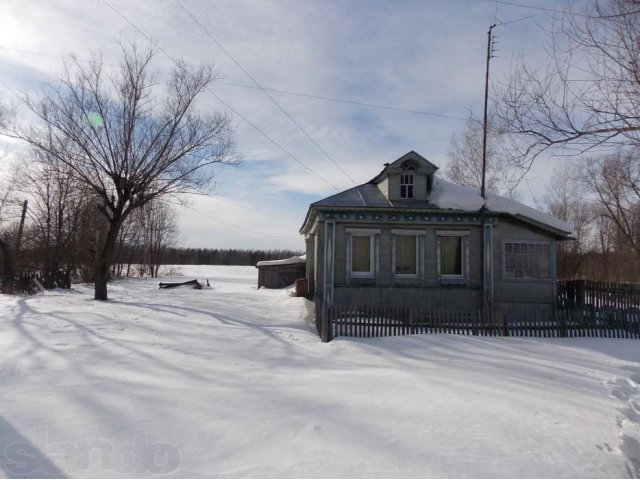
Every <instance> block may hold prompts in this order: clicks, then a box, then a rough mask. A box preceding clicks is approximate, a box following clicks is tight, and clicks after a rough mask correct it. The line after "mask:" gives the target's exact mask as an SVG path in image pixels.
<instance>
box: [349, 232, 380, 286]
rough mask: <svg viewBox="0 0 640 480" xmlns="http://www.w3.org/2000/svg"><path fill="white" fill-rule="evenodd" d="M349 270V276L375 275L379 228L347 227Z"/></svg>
mask: <svg viewBox="0 0 640 480" xmlns="http://www.w3.org/2000/svg"><path fill="white" fill-rule="evenodd" d="M346 233H347V270H348V275H349V277H375V275H376V261H375V258H376V256H375V252H376V241H375V239H376V235H378V236H379V234H380V231H379V230H374V229H371V230H368V229H347V232H346Z"/></svg>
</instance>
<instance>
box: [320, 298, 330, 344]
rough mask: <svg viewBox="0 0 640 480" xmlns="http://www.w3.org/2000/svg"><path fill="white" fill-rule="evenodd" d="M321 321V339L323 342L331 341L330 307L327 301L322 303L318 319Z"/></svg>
mask: <svg viewBox="0 0 640 480" xmlns="http://www.w3.org/2000/svg"><path fill="white" fill-rule="evenodd" d="M320 321H321V323H322V328H321V329H320V330H321V339H322V341H323V342H324V343H327V342H330V341H331V330H330V328H331V307H329V305H328V304H327V303H323V305H322V319H321V320H320Z"/></svg>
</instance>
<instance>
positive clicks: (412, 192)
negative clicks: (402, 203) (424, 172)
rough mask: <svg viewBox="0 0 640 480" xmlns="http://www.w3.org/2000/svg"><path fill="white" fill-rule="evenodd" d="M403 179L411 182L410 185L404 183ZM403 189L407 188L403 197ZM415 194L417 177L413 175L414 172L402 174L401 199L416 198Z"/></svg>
mask: <svg viewBox="0 0 640 480" xmlns="http://www.w3.org/2000/svg"><path fill="white" fill-rule="evenodd" d="M403 177H406V178H407V179H408V180H409V181H410V183H402V180H403ZM402 187H406V189H405V193H406V195H402ZM409 187H411V195H409ZM414 194H415V175H414V174H413V171H411V173H409V172H408V171H406V172H402V173H401V174H400V198H402V199H410V198H414Z"/></svg>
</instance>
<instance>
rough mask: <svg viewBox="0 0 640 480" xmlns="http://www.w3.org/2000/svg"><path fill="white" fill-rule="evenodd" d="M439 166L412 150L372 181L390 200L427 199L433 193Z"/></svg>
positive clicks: (387, 166)
mask: <svg viewBox="0 0 640 480" xmlns="http://www.w3.org/2000/svg"><path fill="white" fill-rule="evenodd" d="M436 170H438V167H437V166H435V165H434V164H433V163H431V162H430V161H429V160H427V159H426V158H424V157H423V156H422V155H419V154H418V153H416V152H414V151H411V152H409V153H407V154H406V155H403V156H402V157H400V158H399V159H397V160H396V161H395V162H393V163H387V164H385V167H384V169H383V170H382V172H380V173H379V174H378V175H377V176H376V177H375V178H374V179H373V180H371V182H370V183H375V184H376V185H377V186H378V189H379V190H380V191H381V192H382V194H383V195H384V196H385V197H386V198H387V199H388V200H390V201H396V202H397V201H403V202H405V201H406V202H411V201H426V200H428V198H429V194H430V193H431V187H432V186H433V177H434V174H435V172H436Z"/></svg>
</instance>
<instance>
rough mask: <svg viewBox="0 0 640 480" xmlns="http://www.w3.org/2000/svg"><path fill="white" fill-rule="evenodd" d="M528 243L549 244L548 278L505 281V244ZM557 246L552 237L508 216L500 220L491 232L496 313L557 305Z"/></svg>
mask: <svg viewBox="0 0 640 480" xmlns="http://www.w3.org/2000/svg"><path fill="white" fill-rule="evenodd" d="M505 240H527V241H539V242H545V243H548V244H549V246H550V254H551V278H549V279H548V280H516V279H507V278H504V275H503V268H504V241H505ZM555 255H556V247H555V240H554V239H553V237H552V236H551V235H549V234H547V233H545V232H543V231H541V230H535V229H532V228H531V227H529V226H528V225H526V224H524V223H522V222H519V221H517V220H511V219H509V218H507V217H505V218H500V220H499V222H498V223H497V225H496V226H495V227H494V229H493V300H494V306H495V310H496V312H498V313H499V312H501V311H506V310H512V309H518V308H522V307H531V306H536V305H537V306H539V307H540V309H541V310H545V309H546V306H549V305H551V306H555V303H556V259H555Z"/></svg>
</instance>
